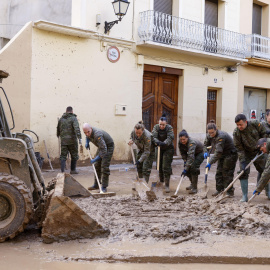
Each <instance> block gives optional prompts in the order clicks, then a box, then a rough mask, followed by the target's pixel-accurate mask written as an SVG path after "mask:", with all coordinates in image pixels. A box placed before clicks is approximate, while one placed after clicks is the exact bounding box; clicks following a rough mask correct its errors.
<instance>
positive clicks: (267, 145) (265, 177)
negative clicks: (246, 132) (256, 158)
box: [253, 138, 270, 200]
mask: <svg viewBox="0 0 270 270" xmlns="http://www.w3.org/2000/svg"><path fill="white" fill-rule="evenodd" d="M257 147H258V149H260V151H262V152H263V153H265V154H268V158H267V161H266V165H265V168H264V171H263V173H262V176H261V178H260V180H259V182H258V184H257V187H256V189H255V190H254V192H253V194H255V193H256V194H257V195H259V194H260V193H261V192H262V190H263V189H264V188H265V187H267V186H269V185H270V183H269V179H270V155H269V152H270V139H266V138H262V139H259V140H258V143H257ZM266 195H267V197H268V200H270V190H269V189H267V194H266Z"/></svg>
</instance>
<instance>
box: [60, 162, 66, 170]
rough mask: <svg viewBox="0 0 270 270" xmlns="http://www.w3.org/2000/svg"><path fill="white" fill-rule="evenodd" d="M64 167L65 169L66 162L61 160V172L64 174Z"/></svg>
mask: <svg viewBox="0 0 270 270" xmlns="http://www.w3.org/2000/svg"><path fill="white" fill-rule="evenodd" d="M65 167H66V161H65V160H61V172H62V173H63V172H65Z"/></svg>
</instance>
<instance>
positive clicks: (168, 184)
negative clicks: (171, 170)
mask: <svg viewBox="0 0 270 270" xmlns="http://www.w3.org/2000/svg"><path fill="white" fill-rule="evenodd" d="M165 192H166V193H170V176H169V177H165Z"/></svg>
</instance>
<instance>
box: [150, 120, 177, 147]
mask: <svg viewBox="0 0 270 270" xmlns="http://www.w3.org/2000/svg"><path fill="white" fill-rule="evenodd" d="M152 134H153V138H154V143H155V144H156V143H157V142H164V143H165V144H166V145H165V146H161V147H160V149H161V150H165V149H167V148H173V140H174V133H173V128H172V126H171V125H166V127H165V128H164V129H163V130H161V129H160V128H159V124H156V125H155V126H154V128H153V131H152Z"/></svg>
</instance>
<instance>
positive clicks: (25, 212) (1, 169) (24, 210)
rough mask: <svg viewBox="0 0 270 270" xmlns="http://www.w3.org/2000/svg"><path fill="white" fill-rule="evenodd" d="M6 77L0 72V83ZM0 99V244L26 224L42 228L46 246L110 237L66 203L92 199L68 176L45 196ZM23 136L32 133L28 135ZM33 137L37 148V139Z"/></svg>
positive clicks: (28, 142)
mask: <svg viewBox="0 0 270 270" xmlns="http://www.w3.org/2000/svg"><path fill="white" fill-rule="evenodd" d="M8 76H9V74H8V73H6V72H4V71H1V70H0V80H1V81H2V79H3V78H7V77H8ZM0 91H1V92H2V93H3V94H4V96H5V97H6V101H7V104H8V106H9V109H10V114H11V118H12V122H13V127H12V128H10V127H9V124H8V121H7V117H6V114H5V111H4V107H3V104H2V101H1V98H0V242H4V241H6V240H8V239H12V238H14V237H15V236H16V235H18V234H19V233H21V232H22V231H23V230H24V229H25V227H26V226H27V225H28V224H29V222H34V223H36V224H37V226H39V227H41V229H42V231H41V236H42V238H43V241H44V242H45V243H51V242H53V241H60V240H71V239H76V238H94V237H96V236H106V235H108V234H109V231H108V230H106V229H104V228H103V227H102V226H101V225H100V224H98V223H97V222H96V221H95V220H94V219H92V218H91V217H89V216H88V215H87V214H86V213H85V212H84V211H83V210H82V209H80V208H79V206H77V205H76V204H75V203H74V202H73V201H72V199H70V197H72V196H81V197H89V196H91V194H90V193H89V192H88V190H86V189H85V188H84V187H83V186H81V185H80V184H79V183H78V182H77V181H76V180H75V179H74V178H73V177H71V176H70V175H69V174H63V173H61V174H58V175H57V177H56V178H55V179H53V180H54V181H51V183H53V184H52V185H51V186H50V188H49V191H48V189H46V187H45V184H44V178H43V175H42V172H41V170H40V167H39V164H38V162H37V159H36V156H35V151H34V141H33V139H32V137H31V136H30V135H27V134H25V131H26V130H24V131H22V132H21V133H12V132H11V130H12V129H13V128H14V127H15V125H14V119H13V114H12V110H11V107H10V104H9V101H8V98H7V96H6V93H5V91H4V89H3V88H2V87H0ZM27 132H32V133H33V134H35V133H34V132H33V131H30V130H27ZM35 136H36V142H37V141H38V136H37V135H36V134H35Z"/></svg>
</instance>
